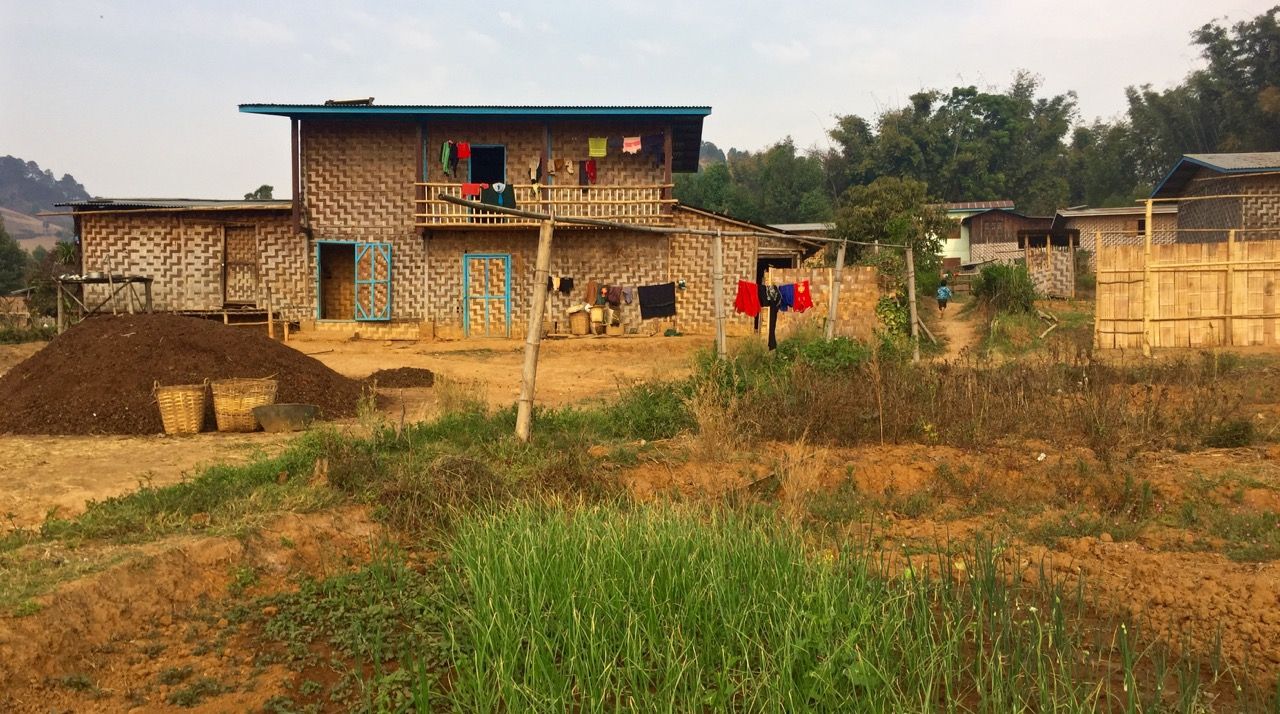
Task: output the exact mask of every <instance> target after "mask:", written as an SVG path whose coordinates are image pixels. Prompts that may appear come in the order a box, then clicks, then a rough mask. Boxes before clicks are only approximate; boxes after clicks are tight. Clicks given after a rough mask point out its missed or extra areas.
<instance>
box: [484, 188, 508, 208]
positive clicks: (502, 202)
mask: <svg viewBox="0 0 1280 714" xmlns="http://www.w3.org/2000/svg"><path fill="white" fill-rule="evenodd" d="M480 202H481V203H487V204H489V205H490V206H502V207H503V208H516V207H517V206H516V189H515V187H514V186H512V185H511V184H507V183H495V184H490V185H489V188H486V189H484V190H483V191H482V192H481V194H480Z"/></svg>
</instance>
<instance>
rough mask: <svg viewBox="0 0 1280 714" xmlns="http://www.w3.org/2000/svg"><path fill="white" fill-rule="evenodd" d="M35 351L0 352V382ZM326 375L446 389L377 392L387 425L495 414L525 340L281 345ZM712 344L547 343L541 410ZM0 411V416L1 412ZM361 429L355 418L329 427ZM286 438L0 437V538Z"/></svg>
mask: <svg viewBox="0 0 1280 714" xmlns="http://www.w3.org/2000/svg"><path fill="white" fill-rule="evenodd" d="M44 344H45V343H28V344H22V345H0V373H3V372H5V371H7V370H8V369H10V368H11V367H12V366H13V365H14V364H17V363H18V362H20V361H22V360H23V359H26V358H27V357H29V356H31V355H32V354H34V353H35V352H36V351H37V350H39V349H40V348H41V347H43V345H44ZM290 344H291V346H292V347H294V348H295V349H297V350H299V351H300V352H302V353H304V354H310V355H312V356H314V357H315V358H316V359H318V360H320V361H321V362H323V363H325V364H326V365H327V366H329V367H330V368H332V369H333V370H335V371H337V372H339V373H340V374H343V375H345V376H348V377H352V378H355V379H364V378H365V377H368V376H369V375H370V374H372V373H373V372H375V371H377V370H378V369H384V368H390V367H424V368H427V369H430V370H432V371H433V372H435V373H436V374H437V375H440V376H442V377H443V378H444V379H443V380H441V383H437V385H436V387H433V388H409V389H387V390H382V391H383V392H384V393H385V395H386V396H387V397H388V398H387V399H386V400H384V403H383V408H384V410H385V411H386V414H387V416H388V417H389V418H391V419H393V420H398V419H401V418H403V419H405V420H406V421H408V422H412V421H417V420H420V419H424V418H428V417H430V416H432V415H433V414H434V413H435V412H436V410H437V408H438V406H439V399H440V395H441V394H448V393H449V392H450V387H449V386H448V385H449V384H450V383H452V391H453V393H455V394H457V393H458V392H461V393H464V394H472V393H479V394H482V395H483V397H484V399H485V400H486V401H487V402H488V403H489V405H490V406H493V407H502V406H507V405H510V404H511V403H512V402H514V401H515V400H516V398H517V397H519V394H520V369H521V364H522V361H523V356H524V354H523V342H519V341H516V340H467V341H460V342H382V341H374V340H324V339H315V338H310V337H309V336H307V335H305V334H304V335H303V336H301V337H299V338H297V339H294V340H292V342H291V343H290ZM709 345H710V339H709V338H699V337H627V338H598V339H591V338H582V339H565V340H548V341H546V342H544V343H543V345H542V350H541V354H540V360H539V371H538V381H537V386H538V393H537V400H538V403H539V404H544V405H549V406H564V405H568V404H575V403H579V402H584V401H590V400H593V399H601V398H606V397H609V396H612V395H616V394H617V392H618V390H619V388H620V387H622V386H625V385H627V384H629V383H633V382H636V381H643V380H648V379H675V378H679V377H681V376H683V375H685V374H687V373H688V372H689V369H690V363H691V357H692V355H693V353H694V352H695V351H697V350H698V349H701V348H704V347H707V346H709ZM0 408H3V407H2V406H0ZM336 424H337V426H338V427H339V428H341V429H351V428H359V425H358V422H357V420H355V419H348V420H345V421H342V422H337V423H336ZM289 440H290V437H289V436H288V435H271V434H262V433H258V434H219V433H212V432H207V433H203V434H199V435H197V436H193V437H182V438H173V437H165V436H163V435H154V436H60V437H51V436H13V435H0V533H3V532H5V531H7V530H8V529H10V528H13V527H30V526H35V525H39V523H40V522H41V521H43V520H44V518H45V516H46V515H47V514H48V513H50V512H51V511H55V510H56V513H57V514H58V515H59V516H71V515H75V514H77V513H80V512H81V511H83V510H84V507H85V505H86V504H87V503H88V502H89V501H92V500H102V499H106V498H110V497H112V496H116V495H119V494H123V493H128V492H130V491H133V490H135V489H137V488H138V487H139V486H140V485H143V484H149V485H153V486H165V485H168V484H172V483H177V482H178V481H181V480H182V479H183V478H184V477H186V476H188V475H191V474H192V473H193V472H195V471H196V470H197V469H198V468H200V467H201V466H207V465H211V464H216V463H243V462H246V461H249V460H252V459H253V458H255V457H256V456H257V455H259V454H263V453H266V454H271V453H277V452H279V451H280V450H281V449H282V448H283V447H284V445H285V444H287V443H288V441H289Z"/></svg>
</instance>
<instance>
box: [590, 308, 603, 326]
mask: <svg viewBox="0 0 1280 714" xmlns="http://www.w3.org/2000/svg"><path fill="white" fill-rule="evenodd" d="M603 322H604V308H603V307H600V306H597V307H593V308H591V324H593V325H598V324H601V323H603Z"/></svg>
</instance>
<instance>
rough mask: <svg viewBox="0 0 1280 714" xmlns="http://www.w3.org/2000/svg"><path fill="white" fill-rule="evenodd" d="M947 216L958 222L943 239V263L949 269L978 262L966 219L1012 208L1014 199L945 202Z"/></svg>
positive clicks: (943, 207) (943, 205) (944, 207)
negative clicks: (995, 210)
mask: <svg viewBox="0 0 1280 714" xmlns="http://www.w3.org/2000/svg"><path fill="white" fill-rule="evenodd" d="M941 208H942V209H944V210H945V211H946V212H947V218H950V219H951V220H953V221H955V222H956V226H955V228H954V229H952V231H951V232H950V233H949V234H947V235H946V236H945V237H944V240H943V241H942V264H943V266H944V267H946V268H947V269H949V270H954V269H956V268H959V267H960V266H961V265H968V264H970V263H974V262H977V261H976V260H974V258H973V250H972V238H971V236H970V223H969V222H968V221H966V220H965V219H967V218H970V217H972V216H976V215H978V214H979V213H985V212H986V211H990V210H994V209H1002V210H1012V209H1013V201H962V202H959V203H944V204H942V206H941Z"/></svg>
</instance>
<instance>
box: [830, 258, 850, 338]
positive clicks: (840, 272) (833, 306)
mask: <svg viewBox="0 0 1280 714" xmlns="http://www.w3.org/2000/svg"><path fill="white" fill-rule="evenodd" d="M846 247H848V243H846V242H844V241H841V242H840V247H839V248H837V249H836V265H835V269H834V270H832V271H831V286H830V294H829V295H828V296H827V297H828V298H830V300H829V301H828V304H827V329H826V338H827V339H828V340H830V339H832V338H834V337H835V336H836V315H837V311H838V308H839V305H840V281H841V280H843V279H844V251H845V248H846Z"/></svg>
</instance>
